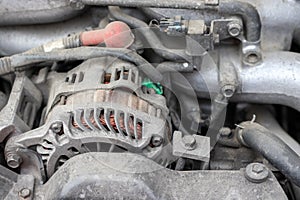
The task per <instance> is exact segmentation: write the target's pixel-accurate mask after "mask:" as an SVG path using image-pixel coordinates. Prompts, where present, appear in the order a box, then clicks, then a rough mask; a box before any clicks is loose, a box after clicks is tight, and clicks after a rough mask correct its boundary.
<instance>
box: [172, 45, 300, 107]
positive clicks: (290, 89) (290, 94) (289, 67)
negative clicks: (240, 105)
mask: <svg viewBox="0 0 300 200" xmlns="http://www.w3.org/2000/svg"><path fill="white" fill-rule="evenodd" d="M227 52H228V55H227V56H228V57H231V60H232V61H233V62H234V63H233V64H234V65H235V66H236V67H237V70H236V72H237V77H239V82H238V85H237V90H236V93H235V95H234V96H233V97H232V98H231V99H230V101H233V102H249V103H262V104H279V105H285V106H289V107H292V108H294V109H296V110H298V111H300V90H299V88H300V54H298V53H293V52H268V53H264V55H263V62H262V63H260V64H258V65H257V66H251V67H250V66H243V65H241V64H240V63H238V61H239V60H240V59H239V58H238V53H237V52H236V51H234V50H232V51H231V50H228V51H227ZM221 64H222V63H221ZM171 75H172V79H174V80H177V79H176V78H177V77H176V76H177V75H176V74H171ZM184 76H185V77H186V79H187V80H189V82H190V84H191V85H192V86H193V88H194V90H195V91H196V93H197V95H198V96H199V97H204V98H210V97H211V96H214V94H217V93H218V92H219V91H220V86H219V85H218V82H219V80H218V76H219V70H218V68H216V67H215V68H214V67H211V65H203V66H201V70H200V71H199V72H197V71H194V72H193V73H185V74H184ZM174 86H175V87H179V88H181V89H182V91H183V92H185V93H186V94H188V92H189V91H187V89H188V88H187V86H185V83H181V81H180V80H177V81H176V82H174Z"/></svg>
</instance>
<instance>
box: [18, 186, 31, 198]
mask: <svg viewBox="0 0 300 200" xmlns="http://www.w3.org/2000/svg"><path fill="white" fill-rule="evenodd" d="M30 193H31V192H30V190H29V189H28V188H23V189H22V190H20V192H19V196H20V197H22V198H27V197H29V196H30Z"/></svg>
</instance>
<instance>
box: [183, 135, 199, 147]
mask: <svg viewBox="0 0 300 200" xmlns="http://www.w3.org/2000/svg"><path fill="white" fill-rule="evenodd" d="M182 143H183V145H184V147H185V148H186V149H187V150H193V149H195V148H196V139H195V137H194V136H193V135H185V136H183V138H182Z"/></svg>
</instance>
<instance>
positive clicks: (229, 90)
mask: <svg viewBox="0 0 300 200" xmlns="http://www.w3.org/2000/svg"><path fill="white" fill-rule="evenodd" d="M222 93H223V95H224V97H227V98H230V97H232V96H233V94H234V93H235V86H234V85H225V86H223V87H222Z"/></svg>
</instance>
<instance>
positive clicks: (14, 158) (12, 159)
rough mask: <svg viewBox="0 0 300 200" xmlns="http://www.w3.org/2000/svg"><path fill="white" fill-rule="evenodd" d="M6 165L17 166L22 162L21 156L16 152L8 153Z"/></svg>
mask: <svg viewBox="0 0 300 200" xmlns="http://www.w3.org/2000/svg"><path fill="white" fill-rule="evenodd" d="M6 162H7V165H8V166H9V167H11V168H17V167H19V166H20V164H21V163H22V158H21V157H20V156H19V155H18V154H8V155H7V156H6Z"/></svg>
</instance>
